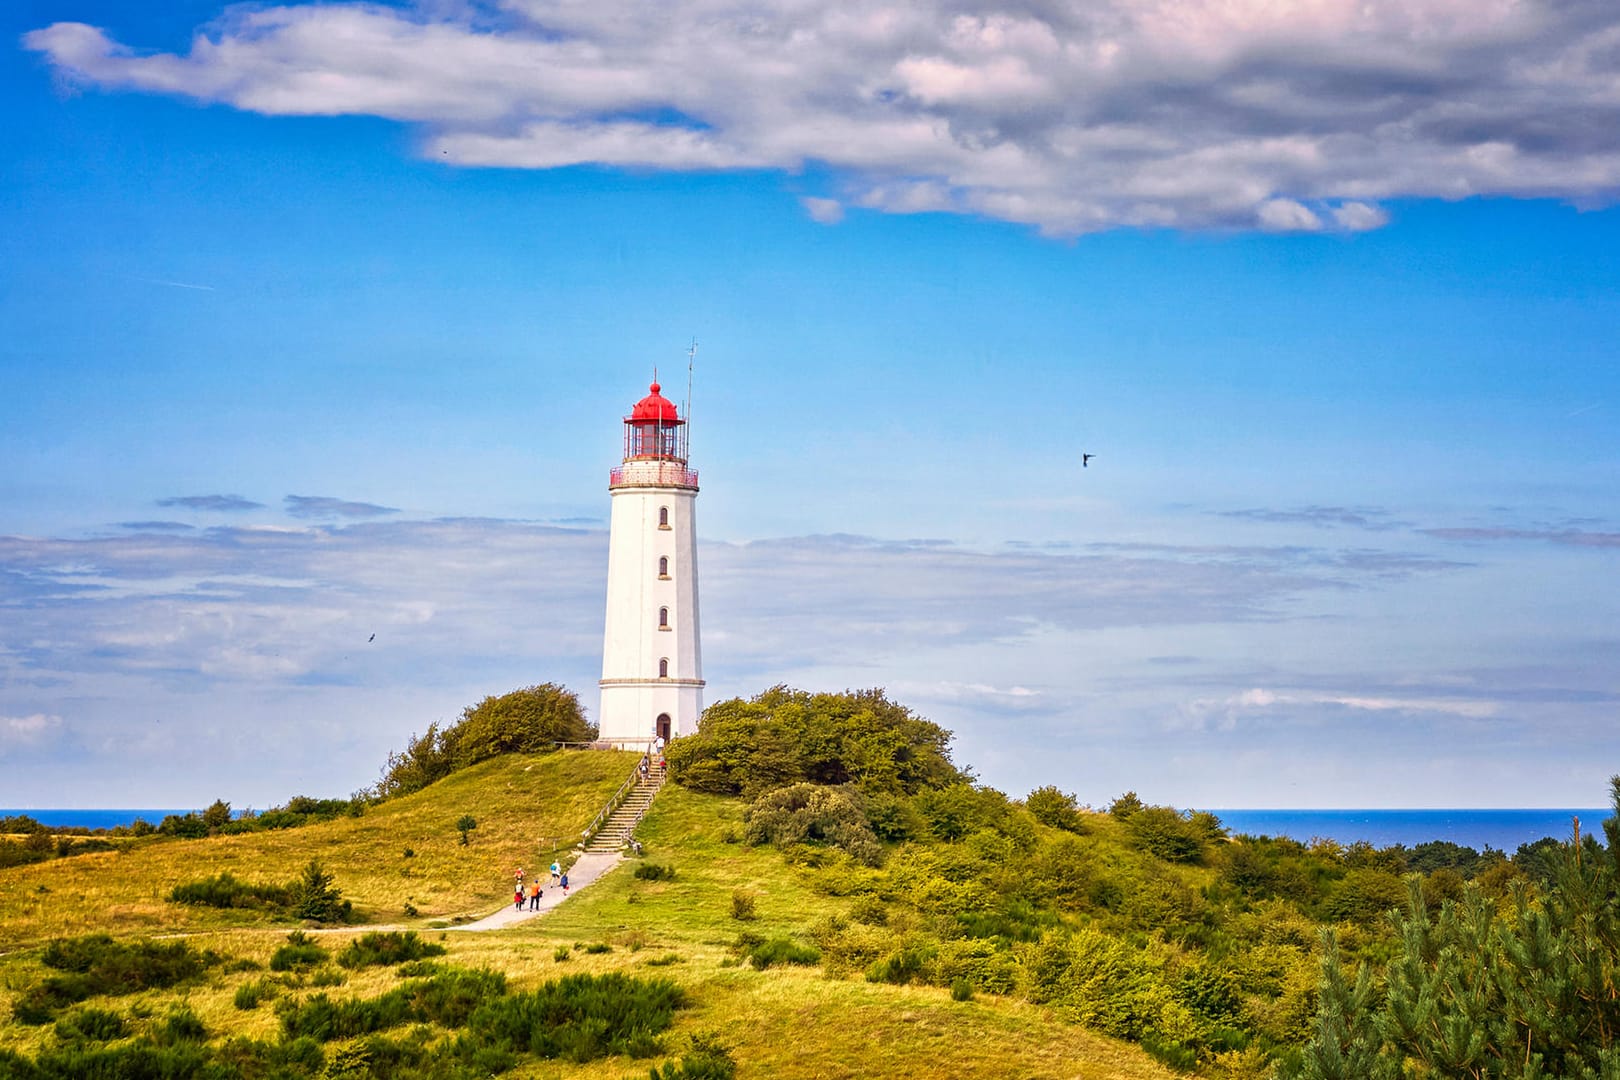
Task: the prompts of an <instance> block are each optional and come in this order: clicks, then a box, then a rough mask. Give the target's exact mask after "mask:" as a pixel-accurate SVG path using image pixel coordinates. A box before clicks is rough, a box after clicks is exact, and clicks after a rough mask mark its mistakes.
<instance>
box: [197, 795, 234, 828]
mask: <svg viewBox="0 0 1620 1080" xmlns="http://www.w3.org/2000/svg"><path fill="white" fill-rule="evenodd" d="M202 820H203V824H204V825H206V826H208V828H209V829H211V830H217V829H222V828H224V827H225V826H226V825H229V824H230V823H231V804H230V803H228V802H226V801H225V800H224V799H215V800H214V801H213V802H212V803H210V804H209V806H208V809H206V810H204V811H203V812H202Z"/></svg>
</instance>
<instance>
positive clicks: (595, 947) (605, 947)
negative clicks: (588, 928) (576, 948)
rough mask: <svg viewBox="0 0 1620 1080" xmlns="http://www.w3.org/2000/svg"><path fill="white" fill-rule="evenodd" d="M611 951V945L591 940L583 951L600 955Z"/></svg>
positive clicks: (592, 954)
mask: <svg viewBox="0 0 1620 1080" xmlns="http://www.w3.org/2000/svg"><path fill="white" fill-rule="evenodd" d="M612 951H613V946H611V945H609V944H608V943H607V942H605V941H593V942H591V943H590V944H589V945H587V946H585V952H586V953H587V954H588V955H591V956H600V955H601V954H602V953H610V952H612Z"/></svg>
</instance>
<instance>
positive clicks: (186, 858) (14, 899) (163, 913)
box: [0, 752, 637, 951]
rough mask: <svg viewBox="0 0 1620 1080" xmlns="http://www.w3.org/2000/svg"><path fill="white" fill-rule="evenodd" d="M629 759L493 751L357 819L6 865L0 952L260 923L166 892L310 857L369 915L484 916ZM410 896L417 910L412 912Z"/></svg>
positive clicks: (392, 919) (253, 878)
mask: <svg viewBox="0 0 1620 1080" xmlns="http://www.w3.org/2000/svg"><path fill="white" fill-rule="evenodd" d="M636 760H637V757H636V755H634V754H630V753H617V752H605V753H604V752H598V753H589V754H550V755H543V756H504V757H498V758H492V759H491V760H489V761H485V762H482V763H480V764H478V765H474V766H472V767H471V768H468V769H464V770H462V771H460V772H456V773H452V774H451V775H450V776H448V777H447V778H445V779H444V780H441V781H439V782H438V783H436V784H434V785H432V786H431V787H429V788H427V789H425V790H423V791H419V792H416V793H414V794H411V795H405V796H401V797H400V798H397V799H391V800H389V801H387V802H384V803H381V804H379V805H375V806H372V807H369V808H367V810H366V811H365V813H364V814H362V815H361V816H360V817H345V818H339V819H337V820H334V821H330V822H325V823H322V824H316V825H307V826H304V827H302V828H296V829H285V830H276V831H268V832H256V833H247V834H243V835H239V836H216V837H211V838H208V839H200V840H174V839H168V838H163V837H149V838H145V839H142V840H137V841H132V842H126V843H125V844H123V845H121V847H120V848H119V850H117V851H108V852H99V853H96V854H90V855H79V856H75V857H73V858H70V859H57V860H53V861H50V862H44V863H35V864H32V865H27V866H19V867H13V868H11V869H8V870H4V871H0V951H10V950H13V949H16V948H18V947H23V946H28V945H38V944H42V943H43V942H45V941H47V940H49V939H51V938H55V937H63V936H66V935H69V934H82V933H88V932H91V931H102V930H104V931H106V932H108V933H112V934H130V933H141V932H147V933H151V932H196V931H202V930H210V929H221V928H225V927H231V926H250V925H262V924H264V923H265V922H266V917H265V916H263V915H260V914H256V913H254V912H251V911H243V910H223V911H222V910H218V909H214V908H207V907H194V906H189V905H182V904H174V903H170V902H169V901H168V900H167V897H168V895H169V892H170V891H171V890H172V889H173V888H174V887H175V886H176V885H179V884H181V883H183V882H188V881H194V880H197V879H199V878H203V877H207V876H211V875H214V874H219V873H229V874H231V875H233V876H234V877H237V878H239V879H242V880H244V881H248V882H253V883H284V882H287V881H289V880H291V879H293V878H296V877H297V876H298V873H299V871H300V870H301V869H302V868H303V867H304V865H305V864H307V863H308V862H309V860H310V859H311V858H318V859H320V861H321V862H322V864H323V865H324V866H325V867H326V868H327V869H328V870H329V871H331V872H332V873H333V875H334V876H335V878H336V883H337V886H338V888H339V889H340V890H341V891H342V892H343V894H344V896H346V897H348V898H350V899H352V900H353V901H354V904H355V907H356V908H357V909H358V911H359V913H360V914H361V916H363V917H364V918H365V920H366V921H367V922H372V923H401V924H406V925H412V926H421V927H425V926H427V925H428V924H429V923H431V922H434V921H436V920H445V919H452V918H455V917H458V916H469V915H471V916H478V915H485V914H488V913H489V912H490V911H491V910H492V909H494V908H495V907H497V906H499V904H500V903H501V902H502V901H503V900H505V899H507V898H509V897H510V895H511V893H510V889H511V883H512V873H513V870H514V868H516V867H518V866H525V867H529V866H535V865H540V864H542V860H543V861H544V862H549V861H550V859H551V855H552V853H553V852H554V851H559V850H562V851H566V850H568V849H570V848H572V847H573V845H574V842H575V841H576V840H577V839H578V838H579V834H580V831H581V830H582V829H584V828H585V826H586V825H588V824H589V823H590V820H591V818H593V817H594V816H595V815H596V812H597V811H598V810H600V809H601V807H602V804H603V803H604V802H605V801H606V800H607V798H608V797H609V796H610V795H611V794H612V792H613V791H614V789H615V788H617V787H618V786H619V785H620V784H621V783H623V781H624V778H625V777H626V776H627V775H628V774H629V772H630V769H631V768H632V766H633V764H634V762H635V761H636ZM464 814H465V815H471V816H472V817H473V818H474V819H475V820H476V821H477V822H478V827H477V828H476V829H474V830H473V831H472V832H471V833H470V834H469V839H470V843H468V844H466V845H463V844H462V843H461V835H460V833H458V832H457V831H456V828H455V823H456V821H457V820H458V819H459V818H461V817H462V815H464ZM407 851H409V852H411V854H410V855H407V854H406V852H407ZM407 904H409V905H410V906H411V907H412V908H414V909H415V910H416V911H417V912H418V915H417V916H415V917H409V916H407V915H406V905H407Z"/></svg>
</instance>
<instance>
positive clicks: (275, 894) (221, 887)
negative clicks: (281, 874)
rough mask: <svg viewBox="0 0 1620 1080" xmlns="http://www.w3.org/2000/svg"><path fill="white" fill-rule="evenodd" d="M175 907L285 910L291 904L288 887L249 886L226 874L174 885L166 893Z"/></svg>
mask: <svg viewBox="0 0 1620 1080" xmlns="http://www.w3.org/2000/svg"><path fill="white" fill-rule="evenodd" d="M169 900H170V901H171V902H173V903H176V904H196V905H200V906H203V907H216V908H268V909H280V908H285V907H287V906H288V904H289V903H290V902H291V900H292V887H291V886H288V885H250V884H248V883H247V882H245V881H238V880H237V879H236V878H234V877H232V876H231V875H230V874H229V873H221V874H219V875H217V876H215V877H211V878H202V879H201V880H198V881H188V882H185V883H183V884H180V885H176V886H175V887H174V888H173V889H170V890H169Z"/></svg>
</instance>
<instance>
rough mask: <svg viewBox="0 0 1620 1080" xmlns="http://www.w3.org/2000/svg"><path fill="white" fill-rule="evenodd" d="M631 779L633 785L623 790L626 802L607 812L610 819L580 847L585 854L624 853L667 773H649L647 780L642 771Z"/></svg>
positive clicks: (630, 783)
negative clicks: (623, 850)
mask: <svg viewBox="0 0 1620 1080" xmlns="http://www.w3.org/2000/svg"><path fill="white" fill-rule="evenodd" d="M631 780H632V782H627V783H626V784H625V787H624V789H622V793H623V801H622V802H620V803H619V804H618V805H617V806H616V807H614V808H613V809H612V810H611V811H608V812H606V814H607V820H605V821H603V822H602V825H601V828H599V829H597V830H596V831H595V833H594V834H593V835H592V836H591V837H590V839H588V840H587V841H585V843H584V844H582V845H581V846H580V850H581V851H584V852H587V853H602V852H614V851H620V850H622V849H623V848H624V846H625V845H626V844H628V843H630V838H631V836H632V835H634V833H635V831H636V826H637V825H638V824H640V822H641V817H642V815H643V814H645V813H646V812H647V808H648V807H649V806H651V805H652V801H653V797H654V796H655V795H657V794H658V789H659V788H661V787H663V786H664V772H663V770H662V769H659V768H656V767H655V768H652V769H649V770H647V775H646V777H645V778H643V777H642V776H641V775H640V772H639V770H638V772H637V773H636V774H635V775H634V776H632V778H631Z"/></svg>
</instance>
